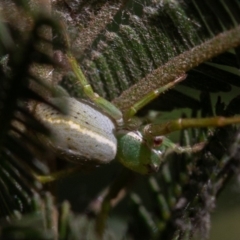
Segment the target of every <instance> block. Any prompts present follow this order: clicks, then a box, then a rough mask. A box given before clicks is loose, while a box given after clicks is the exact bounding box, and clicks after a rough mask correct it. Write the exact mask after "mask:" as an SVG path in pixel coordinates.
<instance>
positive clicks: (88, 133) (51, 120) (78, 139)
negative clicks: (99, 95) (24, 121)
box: [34, 97, 117, 163]
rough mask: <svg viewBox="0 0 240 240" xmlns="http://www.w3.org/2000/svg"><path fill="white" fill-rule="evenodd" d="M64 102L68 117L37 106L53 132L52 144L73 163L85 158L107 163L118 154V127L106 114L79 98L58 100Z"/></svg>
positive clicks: (40, 105) (42, 105)
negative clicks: (116, 134) (116, 132)
mask: <svg viewBox="0 0 240 240" xmlns="http://www.w3.org/2000/svg"><path fill="white" fill-rule="evenodd" d="M56 101H64V103H65V104H66V105H67V109H68V114H67V115H63V114H61V113H59V112H58V111H56V110H54V109H52V108H51V107H49V106H47V105H45V104H42V103H41V104H37V106H36V107H35V110H34V112H35V115H36V116H37V118H39V119H40V120H41V121H42V122H43V123H44V124H45V126H46V127H48V128H49V129H50V130H51V133H52V138H51V142H50V145H51V146H52V147H53V148H54V149H55V150H56V152H57V153H58V154H61V155H63V156H64V157H65V158H67V159H68V160H70V161H74V162H79V163H81V161H82V160H83V159H85V160H86V159H87V160H95V161H98V162H100V163H107V162H109V161H111V160H113V159H114V158H115V156H116V151H117V140H116V137H115V125H114V123H113V121H112V120H111V119H110V118H109V117H108V116H106V115H104V114H103V113H102V112H100V111H98V110H97V109H95V108H94V107H93V106H91V105H89V104H88V103H86V102H81V101H78V100H76V99H75V98H70V97H62V98H55V99H53V102H56Z"/></svg>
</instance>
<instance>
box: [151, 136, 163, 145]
mask: <svg viewBox="0 0 240 240" xmlns="http://www.w3.org/2000/svg"><path fill="white" fill-rule="evenodd" d="M162 142H163V137H162V136H157V137H154V139H153V144H154V147H159V146H160V145H161V144H162Z"/></svg>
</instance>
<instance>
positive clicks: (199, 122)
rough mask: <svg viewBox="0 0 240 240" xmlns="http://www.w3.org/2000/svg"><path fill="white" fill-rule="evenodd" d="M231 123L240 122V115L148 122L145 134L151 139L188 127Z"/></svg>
mask: <svg viewBox="0 0 240 240" xmlns="http://www.w3.org/2000/svg"><path fill="white" fill-rule="evenodd" d="M231 124H240V117H222V116H217V117H209V118H179V119H177V120H172V121H168V122H166V123H163V124H148V125H146V126H145V127H144V128H143V135H144V137H145V138H146V139H151V138H153V137H156V136H162V135H166V134H168V133H171V132H174V131H177V130H182V129H187V128H203V127H223V126H227V125H231Z"/></svg>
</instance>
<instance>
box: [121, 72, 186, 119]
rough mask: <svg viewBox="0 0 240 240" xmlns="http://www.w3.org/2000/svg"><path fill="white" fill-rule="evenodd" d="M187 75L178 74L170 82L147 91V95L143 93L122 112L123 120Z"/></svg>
mask: <svg viewBox="0 0 240 240" xmlns="http://www.w3.org/2000/svg"><path fill="white" fill-rule="evenodd" d="M186 77H187V75H186V74H183V75H181V76H179V77H178V78H176V79H175V80H173V81H172V82H170V83H168V84H166V85H164V86H162V87H160V88H158V89H156V90H154V91H151V92H149V93H148V94H147V95H145V96H144V97H143V98H142V99H141V100H140V101H138V102H136V103H135V104H134V105H133V106H131V107H130V108H129V110H128V111H126V112H125V113H124V120H129V119H130V118H131V117H133V116H134V115H135V114H136V113H137V112H138V111H139V110H140V109H141V108H143V107H144V106H146V105H147V104H148V103H150V102H151V101H152V100H154V99H155V98H157V97H158V96H159V95H161V94H163V93H164V92H166V91H167V90H169V89H170V88H172V87H174V86H175V85H176V84H178V83H179V82H181V81H183V80H185V79H186Z"/></svg>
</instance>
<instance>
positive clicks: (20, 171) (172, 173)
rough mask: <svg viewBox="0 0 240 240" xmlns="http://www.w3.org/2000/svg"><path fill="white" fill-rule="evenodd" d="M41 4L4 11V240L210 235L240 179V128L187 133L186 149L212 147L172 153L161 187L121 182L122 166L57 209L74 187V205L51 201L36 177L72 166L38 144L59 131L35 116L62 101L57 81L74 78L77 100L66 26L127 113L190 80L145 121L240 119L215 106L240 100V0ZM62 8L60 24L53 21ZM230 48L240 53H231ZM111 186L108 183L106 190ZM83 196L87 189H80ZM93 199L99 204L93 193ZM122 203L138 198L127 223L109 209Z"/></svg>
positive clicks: (15, 4) (97, 82)
mask: <svg viewBox="0 0 240 240" xmlns="http://www.w3.org/2000/svg"><path fill="white" fill-rule="evenodd" d="M40 2H41V1H37V0H36V1H35V0H31V1H23V0H22V1H19V0H18V1H14V0H4V1H2V2H1V3H0V121H1V122H0V151H1V152H0V189H1V190H0V193H1V196H0V206H1V207H0V209H1V210H0V216H1V219H2V221H1V233H0V236H1V238H2V239H57V238H58V239H100V238H101V237H100V236H99V235H103V239H123V238H124V237H125V238H126V239H164V240H167V239H191V238H192V236H193V235H194V233H195V232H197V231H198V232H200V233H201V236H202V237H207V232H208V230H209V218H210V213H211V211H212V210H213V208H214V204H215V200H214V199H215V198H217V197H218V196H219V194H220V193H221V191H222V190H223V189H224V187H225V186H226V185H227V183H228V180H229V179H231V178H232V177H233V176H234V175H235V174H236V173H237V172H238V171H239V133H238V130H237V129H236V128H235V127H232V126H231V127H225V128H221V129H216V130H215V131H212V130H211V131H210V130H208V129H201V130H195V129H193V130H192V131H183V132H181V134H180V136H178V137H177V138H178V139H177V141H178V142H179V143H180V145H183V146H184V145H191V146H193V145H194V146H195V145H197V144H198V143H199V142H201V141H203V139H204V140H206V139H208V143H207V144H206V145H205V146H204V148H203V150H202V151H200V152H197V153H191V154H190V153H184V154H177V153H175V152H173V151H169V150H166V151H165V152H164V153H163V160H164V163H163V164H162V166H161V168H160V171H159V172H158V173H157V174H156V175H154V176H151V177H144V178H142V177H139V176H138V175H135V174H133V173H132V172H125V173H123V175H121V176H120V177H116V173H117V172H118V170H119V168H120V167H119V166H118V165H114V164H112V165H110V166H103V167H102V168H101V169H100V171H99V170H97V168H96V169H94V170H93V171H91V173H89V179H91V181H93V184H91V183H90V182H91V181H90V180H89V184H86V183H85V182H84V181H83V180H82V181H81V179H80V181H77V182H75V184H76V185H77V186H79V187H77V188H74V186H73V187H72V188H73V189H77V191H79V195H78V196H81V198H82V199H84V197H85V200H83V201H81V200H80V199H77V200H78V201H77V202H76V201H72V202H71V203H72V208H73V210H71V207H70V205H69V204H68V203H67V202H64V203H62V205H61V206H60V207H59V205H58V202H60V200H61V198H63V199H66V198H67V199H69V200H70V194H71V193H70V192H71V191H69V190H70V189H69V188H66V193H65V195H64V196H61V194H57V193H56V192H57V191H54V190H52V189H51V190H52V192H53V193H51V194H50V193H48V189H47V186H43V185H42V184H41V182H40V181H39V180H38V178H37V177H36V175H47V174H48V173H49V171H52V170H53V169H52V168H53V166H52V165H54V164H55V165H56V166H57V167H56V166H55V170H56V168H57V169H65V166H66V164H65V163H62V162H61V160H59V159H57V160H59V161H58V162H54V161H55V156H53V154H52V153H51V150H49V149H48V148H47V147H46V146H45V145H43V144H42V143H41V142H40V141H39V140H38V138H36V137H35V134H36V133H41V134H43V135H46V136H48V134H49V131H48V129H46V128H45V127H44V126H43V125H42V124H41V123H40V122H39V121H38V120H37V119H35V117H34V116H33V115H32V114H31V111H30V110H29V109H30V107H31V103H32V102H33V101H40V102H45V103H47V104H50V105H52V104H51V103H49V102H48V96H51V95H54V96H56V95H59V94H63V92H59V91H56V90H55V88H52V82H53V83H56V82H59V83H60V84H61V85H63V86H64V85H65V86H66V84H69V81H65V80H66V79H69V78H70V77H71V79H72V83H71V84H72V85H71V86H70V90H71V89H72V90H73V91H74V90H75V88H74V84H75V82H74V76H73V75H72V72H71V71H69V66H68V64H67V63H66V62H65V57H64V51H65V49H64V46H63V45H64V42H63V40H62V39H63V38H62V32H61V31H59V29H61V28H60V27H59V26H57V24H56V22H60V23H61V24H60V25H65V26H67V27H66V29H67V33H66V34H68V35H69V36H70V41H71V48H72V52H73V53H74V54H75V55H76V58H77V59H78V61H79V63H80V64H81V66H82V67H83V69H84V73H85V74H86V76H87V78H88V80H89V81H90V83H91V84H92V86H93V88H94V89H95V91H96V92H97V93H99V94H100V95H101V96H103V97H105V98H107V99H109V100H113V102H114V103H115V104H116V105H117V106H119V107H120V108H121V109H122V110H124V109H127V108H129V106H130V105H131V103H132V102H136V100H137V99H139V98H141V97H142V95H143V93H144V94H145V93H147V92H149V91H150V90H154V89H155V88H156V86H158V87H159V86H161V85H164V84H166V83H167V82H170V81H172V80H174V79H175V78H176V77H177V76H179V75H181V73H184V72H187V74H188V78H187V79H186V80H185V81H183V82H182V83H181V85H182V86H180V87H179V88H178V89H174V90H171V91H169V92H167V93H166V94H165V95H164V96H163V97H160V98H159V99H156V100H155V101H154V102H152V103H151V104H149V105H148V106H146V108H145V109H143V111H142V112H140V114H139V115H141V116H143V117H145V118H146V116H149V115H150V114H149V115H148V113H149V111H150V110H155V111H158V112H159V111H161V110H162V111H165V112H170V111H171V110H173V109H176V108H181V109H182V108H188V109H190V111H191V112H192V115H193V116H199V115H201V116H203V117H206V116H212V115H215V114H216V115H222V116H230V115H234V114H239V107H238V106H239V97H238V96H237V97H234V98H233V99H232V96H231V97H230V99H228V100H226V101H224V102H226V103H224V102H223V101H222V100H221V99H220V98H218V101H217V103H216V105H215V106H214V107H212V105H211V100H210V96H209V94H212V93H221V92H230V93H231V88H232V87H233V86H234V87H239V86H240V81H239V80H240V78H239V74H236V68H238V69H239V68H240V66H239V59H240V51H239V47H240V40H239V24H240V19H239V10H240V6H239V2H238V1H237V0H231V1H207V0H206V1H200V0H199V1H193V0H191V1H190V0H185V1H174V0H164V1H150V0H149V1H147V0H146V1H133V0H132V1H126V0H124V1H117V0H116V1H95V0H92V1H85V0H83V1H72V0H65V1H64V0H58V1H54V3H53V4H52V6H50V2H48V1H46V2H44V3H43V4H44V6H45V7H46V9H45V11H43V9H42V8H41V7H40V6H41V4H40ZM48 4H49V5H48ZM51 8H52V12H53V14H51V15H53V16H54V17H53V16H51V17H50V13H49V14H47V13H46V12H47V11H48V12H49V11H50V10H49V9H51ZM9 11H11V14H8V13H9ZM4 12H5V13H4ZM56 19H57V21H56ZM59 19H60V20H59ZM230 48H234V49H233V50H231V51H227V50H229V49H230ZM220 54H221V55H220ZM52 56H54V59H53V57H52ZM207 60H209V61H211V63H209V62H208V63H206V61H207ZM229 67H230V68H231V71H229ZM234 69H235V70H234ZM52 71H53V75H51V73H52ZM234 71H235V72H234ZM68 87H69V86H68ZM186 89H187V90H186ZM190 89H196V90H197V91H200V92H201V96H200V98H199V99H198V98H196V96H195V93H193V94H192V95H191V92H190ZM181 90H183V91H181ZM184 90H185V91H184ZM186 92H187V94H186ZM188 92H189V94H188ZM75 94H79V93H75ZM77 97H79V95H77ZM52 107H54V108H57V109H58V110H60V111H61V110H62V111H63V110H64V108H62V107H61V106H52ZM174 117H176V116H174ZM160 120H161V118H160ZM154 121H156V122H157V121H159V118H155V117H154ZM209 132H210V133H209ZM59 162H60V164H59ZM52 163H54V164H52ZM61 164H62V165H63V166H61ZM96 167H97V166H96ZM104 168H105V170H104ZM104 171H105V172H104ZM80 175H83V173H80ZM105 175H106V176H105ZM104 177H106V179H105V183H102V182H100V180H99V182H98V180H96V179H101V178H103V179H104ZM113 178H114V179H115V178H116V179H115V180H114V182H113V183H112V179H113ZM83 179H84V178H83ZM73 182H74V180H73ZM134 183H135V184H134ZM64 184H65V186H68V184H72V183H71V179H70V181H69V183H68V182H67V181H65V182H64V181H63V182H61V181H60V183H59V185H63V186H61V189H60V190H59V192H61V191H63V189H64ZM84 187H85V188H87V190H82V191H81V189H83V188H84ZM102 188H106V189H108V190H107V191H105V192H103V193H101V194H100V195H99V196H100V197H101V196H102V197H105V198H104V201H103V205H102V207H101V202H99V201H98V199H99V198H96V199H95V197H96V195H98V194H99V190H100V189H102ZM90 190H91V191H92V194H91V197H90V196H88V195H87V193H86V192H88V191H90ZM120 193H121V194H120ZM52 195H54V196H55V197H56V199H54V198H53V197H52ZM85 195H86V196H85ZM123 197H125V199H127V200H128V201H123V202H122V203H121V204H120V209H121V208H122V209H124V210H123V211H122V212H123V213H125V214H122V215H120V217H119V212H113V214H112V215H111V216H112V218H110V220H109V221H108V222H107V218H108V215H109V214H110V213H109V212H110V209H111V208H114V207H115V206H116V204H117V203H118V202H120V200H122V198H123ZM57 198H59V200H58V199H57ZM114 198H116V202H115V203H113V202H112V199H114ZM76 205H78V207H76ZM87 206H88V207H87ZM126 209H127V210H126ZM79 211H81V214H78V213H77V212H79ZM126 212H127V213H128V214H129V212H130V213H131V216H126V215H127V214H126ZM114 218H115V219H117V220H118V222H117V224H116V225H114V224H112V223H113V222H114ZM121 218H123V219H124V220H121ZM106 222H107V223H108V224H106ZM116 226H117V227H116ZM119 229H120V230H119ZM95 231H96V232H97V233H98V235H97V234H96V233H95Z"/></svg>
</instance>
